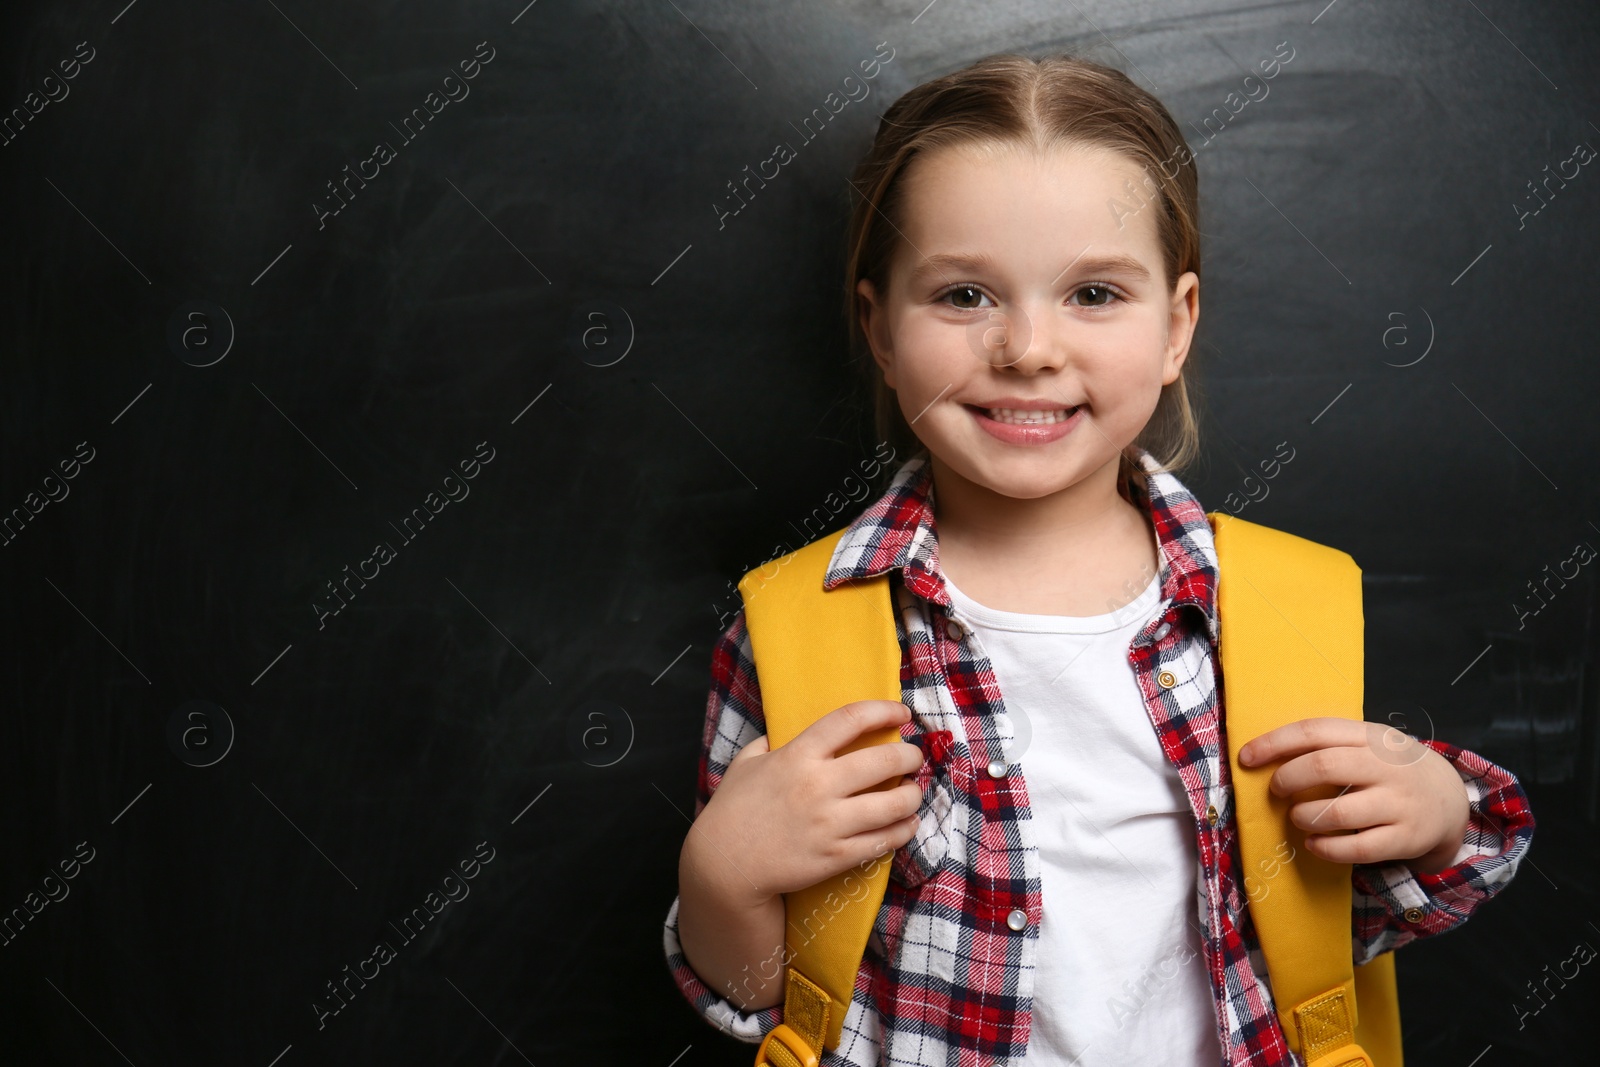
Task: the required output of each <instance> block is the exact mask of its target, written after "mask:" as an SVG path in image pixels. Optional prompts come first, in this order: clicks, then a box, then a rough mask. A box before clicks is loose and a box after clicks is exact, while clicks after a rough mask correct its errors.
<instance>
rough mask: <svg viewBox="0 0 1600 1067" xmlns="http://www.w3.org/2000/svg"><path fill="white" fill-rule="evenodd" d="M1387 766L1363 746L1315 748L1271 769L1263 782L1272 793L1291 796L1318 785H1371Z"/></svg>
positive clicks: (1381, 776)
mask: <svg viewBox="0 0 1600 1067" xmlns="http://www.w3.org/2000/svg"><path fill="white" fill-rule="evenodd" d="M1387 769H1388V766H1387V765H1386V764H1383V763H1381V762H1380V761H1379V760H1378V759H1377V758H1376V757H1375V756H1373V754H1372V750H1371V749H1368V748H1366V747H1361V748H1319V749H1317V750H1316V751H1314V752H1307V753H1306V754H1305V755H1303V756H1296V757H1294V758H1293V759H1291V760H1290V761H1289V762H1287V763H1285V764H1284V765H1283V766H1281V767H1279V768H1278V769H1277V770H1275V771H1273V772H1272V778H1271V779H1270V780H1269V781H1268V783H1267V786H1268V788H1269V789H1271V790H1272V795H1273V796H1279V797H1291V796H1294V795H1295V794H1296V793H1299V792H1303V791H1304V790H1307V789H1315V788H1317V787H1318V786H1326V785H1333V786H1341V787H1343V786H1356V785H1373V784H1375V783H1377V782H1378V781H1380V780H1382V778H1383V772H1384V771H1385V770H1387Z"/></svg>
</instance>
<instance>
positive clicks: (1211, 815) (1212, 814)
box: [1206, 804, 1218, 826]
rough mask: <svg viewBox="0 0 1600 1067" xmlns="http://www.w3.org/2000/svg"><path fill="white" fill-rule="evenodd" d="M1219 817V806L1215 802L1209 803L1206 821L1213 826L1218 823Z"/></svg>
mask: <svg viewBox="0 0 1600 1067" xmlns="http://www.w3.org/2000/svg"><path fill="white" fill-rule="evenodd" d="M1217 818H1218V816H1217V806H1216V805H1215V804H1207V805H1206V822H1208V823H1210V824H1211V825H1212V826H1215V825H1217Z"/></svg>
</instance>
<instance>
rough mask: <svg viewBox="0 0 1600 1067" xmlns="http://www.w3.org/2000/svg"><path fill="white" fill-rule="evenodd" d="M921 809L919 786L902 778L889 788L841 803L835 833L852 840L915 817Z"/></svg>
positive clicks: (850, 798)
mask: <svg viewBox="0 0 1600 1067" xmlns="http://www.w3.org/2000/svg"><path fill="white" fill-rule="evenodd" d="M921 807H922V787H921V786H919V785H918V784H917V783H916V781H915V780H913V779H909V778H903V779H901V781H900V783H899V784H898V785H896V786H895V787H894V788H893V789H885V790H884V791H882V792H869V793H863V794H862V795H860V796H858V797H847V798H846V799H845V800H843V801H842V802H841V804H840V809H839V810H840V816H839V824H838V825H839V832H840V833H841V835H848V836H851V837H854V836H855V835H857V834H862V833H867V832H869V831H872V830H886V829H888V828H890V827H893V826H894V825H896V824H897V823H899V822H901V821H903V820H904V819H906V818H907V817H908V816H914V815H916V813H917V812H918V810H920V809H921Z"/></svg>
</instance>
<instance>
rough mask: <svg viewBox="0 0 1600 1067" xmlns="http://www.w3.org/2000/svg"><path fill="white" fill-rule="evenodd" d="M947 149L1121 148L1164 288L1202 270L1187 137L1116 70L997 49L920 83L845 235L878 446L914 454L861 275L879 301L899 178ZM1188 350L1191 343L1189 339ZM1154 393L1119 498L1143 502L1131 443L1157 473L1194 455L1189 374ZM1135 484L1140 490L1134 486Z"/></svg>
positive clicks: (887, 134) (849, 301) (876, 147)
mask: <svg viewBox="0 0 1600 1067" xmlns="http://www.w3.org/2000/svg"><path fill="white" fill-rule="evenodd" d="M954 145H962V146H970V147H977V148H995V149H1000V148H1022V149H1028V150H1032V151H1036V152H1040V153H1043V152H1045V151H1048V150H1051V149H1055V148H1062V147H1069V146H1076V145H1087V146H1096V147H1101V148H1109V149H1112V150H1114V151H1117V152H1119V153H1121V154H1122V155H1123V156H1125V157H1126V158H1128V159H1129V160H1130V161H1132V162H1133V163H1134V164H1136V165H1137V166H1138V167H1139V168H1140V169H1141V170H1142V171H1143V172H1144V174H1145V179H1144V191H1143V192H1142V193H1141V194H1140V195H1141V196H1143V197H1146V198H1148V199H1149V200H1150V201H1151V204H1150V206H1151V207H1153V208H1154V209H1155V210H1156V236H1157V239H1158V240H1159V242H1160V245H1161V251H1162V267H1163V269H1164V270H1165V272H1166V285H1167V289H1168V292H1169V293H1170V292H1171V290H1172V288H1173V286H1174V285H1175V283H1176V280H1177V279H1178V278H1179V277H1180V276H1181V275H1183V274H1184V273H1185V272H1187V271H1193V272H1194V273H1195V275H1196V276H1199V274H1200V192H1199V172H1198V170H1197V169H1196V167H1195V163H1194V157H1193V155H1192V153H1191V152H1190V151H1189V147H1188V144H1187V142H1185V141H1184V138H1183V134H1182V133H1181V132H1180V131H1179V129H1178V124H1177V122H1176V121H1175V120H1174V119H1173V117H1172V115H1171V113H1170V112H1168V111H1167V109H1166V107H1165V106H1164V105H1163V104H1162V103H1161V101H1159V100H1157V99H1156V98H1155V97H1154V96H1153V95H1151V94H1150V93H1148V92H1146V91H1145V90H1144V89H1141V88H1140V87H1139V86H1137V85H1135V84H1134V83H1133V81H1132V80H1131V79H1129V78H1128V76H1127V75H1126V74H1123V73H1122V72H1121V71H1119V70H1116V69H1115V68H1112V67H1107V66H1104V65H1102V64H1099V63H1095V62H1092V61H1090V60H1087V59H1082V58H1080V57H1077V56H1072V55H1066V54H1057V55H1048V56H1044V57H1042V58H1040V59H1033V58H1031V57H1029V56H1024V55H1018V54H1014V53H1000V54H996V55H990V56H986V57H984V58H983V59H980V60H978V61H977V62H975V63H973V64H971V65H970V66H967V67H964V68H962V69H960V70H957V71H953V72H951V73H949V74H946V75H944V76H942V77H939V78H935V79H933V80H932V81H928V82H924V83H923V84H921V85H918V86H916V87H915V88H913V89H911V90H910V91H909V92H907V93H905V94H904V95H903V96H901V97H900V98H899V99H898V100H896V101H895V102H894V103H893V104H891V105H890V106H889V108H888V109H887V110H886V111H885V112H884V113H883V117H882V119H881V120H880V121H879V123H878V131H877V135H876V136H875V137H874V139H873V142H872V147H871V149H870V150H869V151H868V152H867V154H866V156H865V157H863V158H862V160H861V162H860V163H859V164H857V166H856V168H855V172H854V174H853V175H852V176H851V184H852V186H853V187H854V194H853V203H852V207H851V213H850V223H849V229H848V230H847V232H846V238H845V247H846V257H847V258H846V266H845V293H844V297H845V299H844V312H845V316H846V318H847V319H848V322H847V324H846V328H847V330H848V331H849V335H850V349H851V352H852V354H853V355H854V357H855V358H856V359H857V360H858V361H859V363H860V364H861V365H862V369H863V370H864V371H865V373H866V374H867V376H868V379H869V382H870V388H871V394H872V406H873V422H874V426H875V429H876V432H877V436H878V439H879V440H884V441H887V442H889V443H890V444H891V445H893V446H894V448H895V452H896V454H897V455H906V456H909V455H911V454H913V453H915V452H916V451H918V450H920V449H921V448H922V447H923V446H922V444H921V442H920V441H919V440H918V439H917V437H916V435H915V434H914V433H913V432H912V430H911V427H910V426H908V425H907V424H906V421H905V417H904V415H903V414H902V413H901V411H900V406H899V403H898V402H897V400H896V397H895V394H894V390H892V389H890V388H889V387H888V385H887V384H886V383H885V382H884V380H883V368H881V367H879V366H878V363H877V360H875V359H873V358H872V349H871V346H870V344H869V343H868V341H867V338H866V336H865V334H864V333H863V332H862V328H861V314H862V310H863V308H864V307H865V304H866V301H865V298H864V297H862V296H861V294H860V293H859V292H858V291H857V284H858V283H859V281H860V280H861V279H862V278H865V279H867V280H868V281H870V282H871V283H872V286H873V289H874V290H875V291H876V292H877V293H878V294H879V296H880V299H881V298H882V295H883V294H885V293H887V292H888V288H889V266H890V263H891V261H892V259H893V256H894V253H895V250H896V249H897V248H898V247H899V243H900V231H901V228H902V227H901V222H902V219H903V209H904V190H905V182H904V180H903V178H904V175H905V172H906V170H907V168H908V167H909V166H910V164H911V163H912V161H913V160H914V159H916V157H917V156H918V155H919V154H921V153H925V152H929V151H931V150H933V149H937V148H944V147H949V146H954ZM1191 343H1192V342H1191ZM1192 364H1193V350H1192V348H1191V351H1190V356H1189V358H1188V359H1185V361H1184V365H1183V366H1182V367H1181V368H1179V373H1178V378H1177V380H1176V381H1174V382H1173V383H1172V384H1170V385H1164V386H1162V387H1161V399H1160V400H1159V401H1158V402H1157V405H1156V410H1155V412H1154V413H1153V414H1152V415H1151V417H1150V421H1149V423H1147V424H1146V426H1145V428H1144V429H1143V430H1142V431H1141V432H1140V433H1139V436H1138V437H1137V438H1135V440H1134V442H1133V444H1132V445H1130V446H1129V447H1128V448H1126V449H1124V450H1123V453H1122V459H1121V462H1120V465H1119V471H1118V477H1117V487H1118V491H1119V492H1120V493H1122V494H1123V496H1124V497H1127V498H1129V499H1134V498H1135V496H1142V495H1143V492H1142V491H1143V487H1144V479H1145V472H1144V469H1143V467H1141V466H1140V465H1139V464H1138V462H1137V461H1136V459H1135V457H1134V455H1133V448H1134V447H1135V446H1137V447H1140V448H1144V449H1146V450H1147V451H1149V452H1150V454H1151V456H1152V457H1154V458H1155V460H1156V461H1157V463H1159V464H1160V466H1161V468H1162V469H1163V470H1168V471H1175V470H1181V469H1183V468H1184V467H1186V466H1188V465H1189V464H1190V463H1192V462H1193V461H1194V460H1195V459H1196V458H1197V457H1198V455H1199V452H1200V428H1199V417H1198V403H1197V401H1198V400H1199V391H1198V389H1194V388H1192V387H1193V385H1194V383H1193V382H1191V381H1190V380H1189V377H1190V376H1189V374H1188V369H1189V367H1190V366H1191V365H1192ZM1130 486H1135V487H1136V488H1135V489H1133V490H1132V491H1130Z"/></svg>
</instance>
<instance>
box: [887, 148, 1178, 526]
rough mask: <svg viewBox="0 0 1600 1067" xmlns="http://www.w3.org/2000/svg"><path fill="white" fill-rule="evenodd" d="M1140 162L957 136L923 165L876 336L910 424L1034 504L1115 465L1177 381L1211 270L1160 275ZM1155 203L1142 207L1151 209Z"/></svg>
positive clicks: (938, 447) (913, 172)
mask: <svg viewBox="0 0 1600 1067" xmlns="http://www.w3.org/2000/svg"><path fill="white" fill-rule="evenodd" d="M1143 178H1144V174H1143V172H1142V171H1141V170H1140V169H1139V167H1138V166H1137V165H1136V164H1135V163H1134V162H1132V161H1131V160H1130V159H1129V158H1127V157H1126V156H1124V155H1122V154H1121V153H1119V152H1115V151H1112V150H1109V149H1104V148H1100V147H1092V146H1083V145H1073V146H1071V147H1068V148H1064V149H1059V150H1054V151H1052V152H1050V153H1049V154H1047V155H1045V156H1043V157H1038V156H1035V155H1033V154H1031V153H1028V152H1025V151H1022V150H1018V149H1013V148H1009V147H1008V148H1003V149H995V150H985V149H979V148H975V147H972V146H965V145H962V146H952V147H946V148H941V149H936V150H934V151H932V152H930V153H928V154H926V155H922V156H919V157H918V158H917V159H916V160H914V161H913V162H912V164H911V165H910V168H909V170H908V172H907V173H906V174H904V175H902V177H901V180H902V181H903V182H905V183H906V185H905V188H904V190H903V193H904V197H905V199H904V201H903V203H904V210H903V211H902V213H901V214H902V215H903V216H904V218H903V221H902V224H901V234H902V239H901V240H900V241H899V243H898V246H897V249H896V252H895V254H894V258H893V260H892V262H891V264H890V270H889V287H888V291H887V292H885V293H881V294H880V293H876V292H874V291H873V286H872V284H871V283H870V282H868V281H867V280H865V279H862V281H861V283H860V285H859V287H858V288H859V290H860V292H861V294H862V295H863V297H864V298H865V301H866V305H865V307H864V308H863V312H862V328H863V330H864V331H865V333H866V336H867V338H868V340H869V342H870V344H871V346H872V350H873V358H874V359H876V360H877V362H878V364H879V366H881V367H882V368H883V375H884V380H885V382H886V384H887V385H888V386H889V387H890V388H891V389H893V390H894V391H895V396H896V398H897V400H898V402H899V404H900V410H901V411H902V412H903V413H904V415H905V418H906V422H907V423H908V424H909V425H910V426H911V429H912V431H913V432H914V433H915V434H916V435H917V437H918V438H919V439H920V440H921V441H922V443H923V444H924V445H926V446H927V448H928V450H929V452H930V453H931V454H932V456H933V457H934V461H935V470H936V472H937V471H938V466H939V464H940V462H941V461H942V463H943V465H944V466H946V467H947V468H949V469H950V471H952V472H953V473H954V474H955V475H956V476H958V477H960V478H962V479H964V480H966V481H968V482H970V483H973V484H974V485H976V486H981V487H983V488H986V489H988V490H990V491H992V492H995V493H999V494H1002V495H1004V496H1007V497H1014V498H1019V499H1034V498H1038V497H1042V496H1047V495H1049V494H1052V493H1056V492H1059V491H1061V490H1063V489H1066V488H1069V487H1071V486H1073V485H1076V484H1078V483H1079V482H1081V481H1083V480H1084V479H1085V478H1087V477H1088V476H1089V475H1091V474H1093V473H1094V472H1096V471H1100V470H1103V469H1105V468H1106V465H1107V464H1111V465H1112V466H1111V468H1110V476H1109V480H1108V481H1107V482H1106V483H1105V484H1108V485H1110V486H1112V491H1113V492H1114V491H1115V490H1114V486H1115V471H1116V467H1115V464H1116V462H1117V457H1118V454H1119V453H1120V452H1121V450H1122V449H1123V448H1125V447H1126V446H1127V445H1128V444H1129V443H1131V442H1132V441H1133V440H1134V438H1136V437H1137V436H1138V434H1139V432H1140V431H1141V430H1143V429H1144V427H1145V424H1146V423H1147V422H1149V420H1150V416H1151V415H1152V414H1153V413H1154V412H1155V409H1156V403H1157V401H1158V400H1159V399H1160V396H1161V387H1162V386H1163V385H1166V384H1170V383H1172V382H1174V381H1176V380H1177V377H1178V371H1179V368H1180V367H1181V366H1182V365H1183V360H1184V357H1185V356H1186V355H1187V353H1188V350H1189V340H1190V337H1191V335H1192V332H1193V329H1194V324H1195V321H1196V320H1197V318H1198V315H1199V278H1198V277H1197V276H1196V275H1195V274H1194V273H1193V272H1192V271H1191V272H1186V273H1185V274H1184V275H1183V276H1182V277H1180V278H1179V279H1178V280H1177V284H1176V285H1175V286H1174V288H1173V289H1172V290H1170V291H1169V290H1168V289H1167V288H1166V281H1165V278H1164V277H1163V274H1164V268H1163V266H1162V257H1161V246H1160V243H1159V242H1158V240H1157V238H1156V220H1155V212H1156V210H1157V207H1156V202H1155V201H1154V199H1150V198H1148V194H1147V199H1144V200H1141V199H1139V198H1137V197H1135V196H1133V195H1132V194H1131V193H1130V192H1129V190H1128V189H1126V188H1124V184H1123V183H1124V182H1125V181H1126V182H1131V183H1132V188H1134V189H1142V188H1144V185H1143ZM1141 204H1144V205H1145V206H1143V207H1141V206H1140V205H1141Z"/></svg>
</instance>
